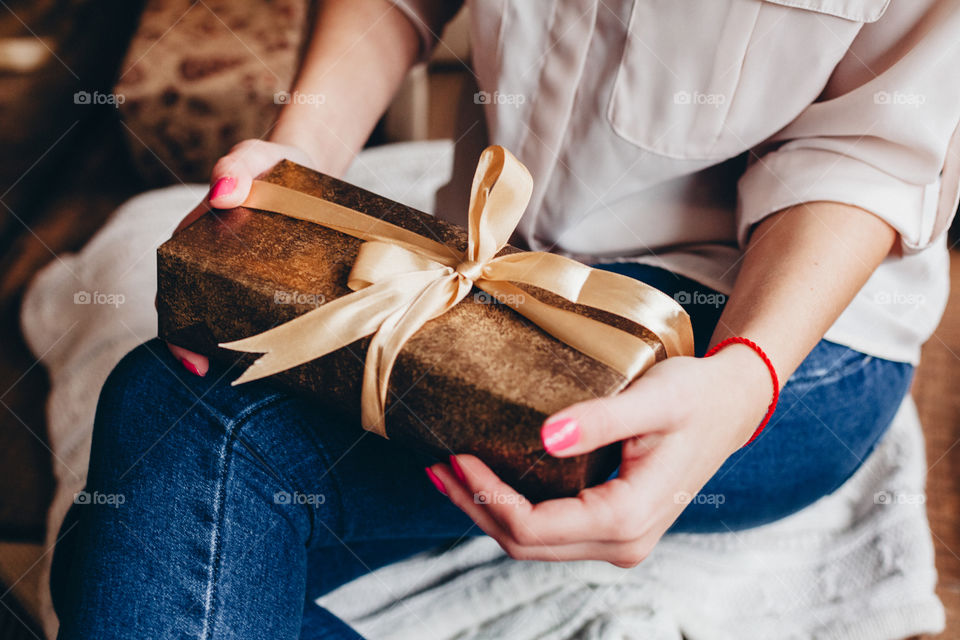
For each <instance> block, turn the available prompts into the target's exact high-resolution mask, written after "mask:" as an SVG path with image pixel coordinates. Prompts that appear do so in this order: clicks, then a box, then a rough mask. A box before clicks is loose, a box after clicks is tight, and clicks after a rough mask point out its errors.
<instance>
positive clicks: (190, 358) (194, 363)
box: [167, 342, 210, 378]
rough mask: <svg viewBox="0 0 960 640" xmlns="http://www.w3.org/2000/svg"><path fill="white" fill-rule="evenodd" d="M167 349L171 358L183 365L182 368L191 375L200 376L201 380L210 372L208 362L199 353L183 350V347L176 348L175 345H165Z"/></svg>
mask: <svg viewBox="0 0 960 640" xmlns="http://www.w3.org/2000/svg"><path fill="white" fill-rule="evenodd" d="M167 348H168V349H170V353H172V354H173V357H174V358H176V359H177V360H179V361H180V364H182V365H183V368H184V369H186V370H187V371H189V372H190V373H192V374H193V375H196V376H200V377H201V378H202V377H203V376H205V375H207V371H209V370H210V360H209V359H208V358H207V357H206V356H202V355H200V354H199V353H194V352H193V351H189V350H187V349H184V348H183V347H178V346H176V345H173V344H170V343H169V342H168V343H167Z"/></svg>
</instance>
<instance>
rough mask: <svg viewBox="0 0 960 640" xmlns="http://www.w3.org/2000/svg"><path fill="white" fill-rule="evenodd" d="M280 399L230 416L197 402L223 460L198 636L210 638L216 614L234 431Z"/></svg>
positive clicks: (263, 402) (277, 397) (277, 396)
mask: <svg viewBox="0 0 960 640" xmlns="http://www.w3.org/2000/svg"><path fill="white" fill-rule="evenodd" d="M280 399H282V397H281V396H280V395H279V394H275V395H272V396H269V397H267V398H264V399H262V400H260V401H259V402H256V403H254V404H251V405H249V406H248V407H246V408H245V409H244V410H243V411H241V412H240V413H239V414H238V415H237V416H236V417H235V418H233V419H229V418H226V417H225V416H223V415H222V414H220V413H219V412H217V411H215V410H213V408H212V407H209V406H208V405H207V404H206V403H205V402H204V403H201V406H203V407H204V408H205V409H207V410H208V412H209V413H210V414H211V416H213V417H214V418H215V419H216V420H217V421H218V422H219V423H220V426H221V427H222V428H223V429H224V431H225V437H224V439H223V446H222V448H221V452H222V453H221V456H222V458H223V462H222V464H221V465H220V468H219V469H218V471H217V493H216V498H215V503H214V513H215V517H214V524H213V531H212V532H211V536H210V558H209V563H210V566H209V569H208V572H207V573H208V579H207V588H206V593H205V594H204V599H205V603H204V619H203V627H202V630H201V638H203V639H204V640H208V639H209V638H211V637H212V636H211V634H212V628H213V627H212V625H213V619H214V617H215V613H216V596H217V584H218V581H219V578H220V567H221V564H222V555H221V553H222V548H221V545H222V538H223V521H224V517H225V513H224V512H225V511H226V496H227V475H228V473H229V469H230V463H231V458H232V452H233V444H234V441H235V440H236V434H237V432H238V431H239V430H240V429H242V428H243V425H244V424H246V422H247V421H248V420H249V418H250V416H252V415H253V414H254V413H256V412H257V411H259V410H261V409H263V408H265V407H267V406H269V405H271V404H274V403H275V402H277V401H278V400H280Z"/></svg>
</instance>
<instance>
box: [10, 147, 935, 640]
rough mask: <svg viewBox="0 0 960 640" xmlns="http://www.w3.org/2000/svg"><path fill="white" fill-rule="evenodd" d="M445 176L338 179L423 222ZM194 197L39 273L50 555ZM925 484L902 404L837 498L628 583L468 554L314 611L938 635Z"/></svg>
mask: <svg viewBox="0 0 960 640" xmlns="http://www.w3.org/2000/svg"><path fill="white" fill-rule="evenodd" d="M451 159H452V155H451V146H450V143H449V142H428V143H405V144H400V145H391V146H388V147H381V148H378V149H373V150H369V151H365V152H364V153H362V154H361V155H360V157H359V158H358V160H357V161H356V162H355V163H354V165H353V167H351V170H350V172H349V174H348V175H347V179H348V180H349V181H351V182H354V183H356V184H359V185H361V186H364V187H366V188H368V189H370V190H372V191H375V192H378V193H381V194H383V195H386V196H388V197H391V198H394V199H396V200H400V201H402V202H404V203H407V204H410V205H411V206H414V207H417V208H420V209H423V210H427V211H429V210H431V209H432V206H433V193H434V192H435V190H436V188H437V187H438V186H439V185H441V184H442V183H444V182H445V181H446V180H447V178H448V176H449V171H450V164H451ZM204 191H205V187H204V186H202V185H185V186H180V187H171V188H167V189H162V190H157V191H152V192H148V193H145V194H143V195H141V196H138V197H136V198H134V199H132V200H131V201H129V202H128V203H126V204H125V205H123V206H122V207H121V208H120V209H119V210H118V211H117V212H116V213H115V215H114V216H113V218H112V219H111V221H110V222H109V223H108V224H107V225H106V227H105V228H104V229H103V230H101V231H100V233H98V234H97V236H96V237H95V238H93V239H92V240H91V241H90V243H89V244H88V245H87V246H86V247H85V248H84V249H83V250H82V251H81V252H80V253H78V254H76V255H72V256H64V257H62V258H61V259H58V260H57V261H54V262H53V263H51V264H50V265H49V266H48V267H47V268H46V269H44V270H43V271H42V272H41V273H40V274H39V275H38V276H37V278H36V279H35V281H34V282H33V283H32V285H31V287H30V289H29V291H28V292H27V294H26V296H25V299H24V304H23V312H22V326H23V331H24V334H25V336H26V338H27V340H28V342H29V344H30V346H31V348H32V350H33V352H34V353H35V354H36V356H37V358H38V359H39V360H41V361H42V362H43V364H44V365H45V366H46V367H47V369H48V371H49V373H50V378H51V381H52V391H51V395H50V399H49V404H48V418H49V440H50V446H51V448H52V450H53V453H54V471H55V474H56V478H57V483H58V485H57V491H56V494H55V496H54V500H53V504H52V505H51V508H50V513H49V519H48V520H49V531H48V540H47V543H48V544H47V545H46V548H49V547H51V546H52V544H53V542H54V541H55V540H56V536H57V532H58V530H59V526H60V523H61V522H62V520H63V516H64V514H65V512H66V510H67V508H68V507H69V506H70V504H71V502H72V500H73V495H74V494H75V492H77V491H79V490H80V489H81V488H82V487H83V483H84V477H85V474H86V465H87V460H88V456H89V448H90V433H91V427H92V423H93V415H94V409H95V406H96V399H97V394H98V391H99V388H100V386H101V385H102V383H103V381H104V379H105V378H106V376H107V374H108V373H109V371H110V369H111V368H112V367H113V366H114V365H115V364H116V362H117V361H119V359H120V358H121V357H122V356H123V355H124V354H125V353H126V352H127V351H129V350H130V349H132V348H133V347H134V346H136V345H137V344H138V343H140V342H142V341H144V340H147V339H149V338H151V337H153V336H155V335H156V316H155V312H154V309H153V297H154V292H155V288H156V259H155V250H156V247H157V246H158V245H159V244H160V243H161V242H162V241H163V240H165V239H166V238H167V237H169V235H170V233H171V231H172V230H173V228H174V227H175V226H176V224H177V222H178V221H179V220H180V218H182V217H183V215H184V214H185V213H186V212H187V211H189V210H190V209H191V208H192V206H193V205H194V204H195V203H196V202H197V201H198V200H199V199H200V198H201V197H202V195H203V192H204ZM95 302H96V303H95ZM99 302H104V303H103V304H100V303H99ZM925 469H926V466H925V462H924V454H923V440H922V434H921V430H920V424H919V421H918V419H917V415H916V411H915V409H914V407H913V403H912V401H911V400H909V399H908V401H907V402H905V403H904V405H903V407H902V408H901V410H900V412H899V414H898V415H897V418H896V420H895V422H894V424H893V426H892V427H891V430H890V432H889V434H888V435H887V436H886V437H885V439H884V440H883V442H882V443H881V444H880V445H879V446H878V447H877V448H876V449H875V450H874V452H873V453H872V454H871V456H870V458H869V459H868V460H867V462H866V463H865V465H864V467H863V468H861V469H860V470H859V471H858V472H857V474H856V475H855V476H854V477H853V478H852V479H851V480H850V481H849V482H848V483H847V484H845V485H844V486H843V487H842V488H841V489H840V490H839V491H837V492H836V493H835V494H833V495H831V496H828V497H826V498H824V499H822V500H820V501H819V502H817V503H816V504H814V505H812V506H810V507H809V508H807V509H805V510H803V511H802V512H800V513H798V514H795V515H794V516H791V517H790V518H787V519H785V520H781V521H780V522H777V523H774V524H772V525H768V526H765V527H760V528H757V529H753V530H750V531H747V532H742V533H725V534H713V535H674V536H668V537H666V538H665V539H664V540H663V541H662V542H661V543H660V544H659V545H658V546H657V548H656V549H655V551H654V553H653V554H652V555H651V556H650V557H649V558H648V559H647V560H646V561H645V562H644V563H642V564H641V565H639V566H638V567H636V568H634V569H629V570H627V569H618V568H616V567H613V566H611V565H607V564H604V563H599V562H571V563H532V562H517V561H513V560H511V559H509V558H507V557H506V556H505V555H504V554H503V552H502V551H501V550H500V549H499V547H498V546H497V545H496V544H495V543H494V542H493V541H492V540H491V539H489V538H478V539H474V540H471V541H469V542H467V543H465V544H462V545H460V546H458V547H456V548H454V549H453V550H451V551H449V552H447V553H444V554H442V555H440V554H438V553H436V552H425V553H423V554H420V555H418V556H415V557H413V558H410V559H408V560H406V561H403V562H401V563H398V564H395V565H391V566H388V567H385V568H383V569H381V570H379V571H376V572H374V573H373V574H370V575H368V576H365V577H363V578H360V579H358V580H356V581H354V582H352V583H350V584H347V585H345V586H343V587H341V588H340V589H338V590H337V591H335V592H333V593H331V594H328V595H327V596H325V597H324V598H321V599H320V601H319V602H320V603H321V604H322V605H323V606H326V607H328V608H330V609H331V610H333V611H334V612H335V613H337V614H338V615H340V616H342V617H344V618H345V619H347V620H348V621H350V622H351V623H352V624H354V625H355V627H356V628H357V629H358V630H359V631H360V632H361V633H363V634H364V635H366V636H367V637H369V638H371V639H382V640H401V639H406V638H410V639H414V638H416V639H417V640H423V639H451V640H452V639H453V638H457V639H458V640H467V639H470V638H510V639H511V640H525V639H527V638H530V639H533V638H540V639H557V640H560V639H572V638H581V639H601V638H602V639H605V640H606V639H625V638H644V639H660V638H664V639H666V638H670V639H679V638H681V637H686V638H690V639H693V640H700V639H711V640H712V639H723V638H738V639H741V640H743V639H750V638H763V639H764V640H768V639H771V638H845V639H846V638H854V639H858V638H863V639H864V640H883V639H886V638H890V639H893V638H903V637H907V636H911V635H915V634H919V633H925V632H937V631H939V630H942V628H943V625H944V612H943V608H942V606H941V605H940V602H939V600H938V599H937V597H936V596H935V594H934V584H935V582H936V572H935V570H934V565H933V547H932V543H931V539H930V531H929V528H928V525H927V520H926V513H925V508H924V503H923V496H924V494H923V485H924V477H925ZM49 560H50V554H49V553H47V554H46V555H43V556H41V557H40V559H39V560H38V563H39V564H38V566H40V567H42V568H43V577H42V579H41V580H40V585H41V586H40V588H39V589H38V590H37V591H36V592H35V593H32V594H28V597H30V598H31V599H33V600H34V603H33V606H31V607H30V608H31V609H32V610H34V611H40V612H41V617H42V619H43V623H44V627H45V630H46V633H47V635H48V636H49V637H51V638H52V637H54V635H55V632H56V618H55V616H54V614H53V611H52V608H51V606H50V596H49V593H48V590H47V588H46V582H47V580H46V573H47V571H48V566H47V565H48V563H49ZM3 563H4V558H3V557H2V554H0V565H2V564H3Z"/></svg>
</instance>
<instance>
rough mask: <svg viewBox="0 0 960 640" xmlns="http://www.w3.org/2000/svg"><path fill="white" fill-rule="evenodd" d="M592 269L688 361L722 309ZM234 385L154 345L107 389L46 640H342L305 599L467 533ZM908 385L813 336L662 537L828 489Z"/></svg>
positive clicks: (267, 396) (333, 430)
mask: <svg viewBox="0 0 960 640" xmlns="http://www.w3.org/2000/svg"><path fill="white" fill-rule="evenodd" d="M607 268H610V269H613V270H617V271H620V272H623V273H626V274H628V275H631V276H634V277H637V278H641V279H644V280H647V281H649V282H651V283H652V284H654V285H655V286H657V287H659V288H661V289H663V290H665V291H666V292H667V293H669V294H670V295H674V296H675V297H677V298H678V299H679V300H680V301H681V302H682V303H685V306H686V307H687V309H688V311H689V312H690V314H691V317H692V318H693V322H694V327H695V333H696V338H697V347H698V349H699V350H700V351H701V352H702V350H703V348H704V347H705V344H706V341H707V340H708V339H709V335H710V333H711V331H712V330H713V326H714V325H715V324H716V320H717V318H718V317H719V313H720V311H721V310H722V298H718V297H717V294H715V293H714V292H712V291H710V290H708V289H706V288H704V287H702V286H700V285H698V284H696V283H694V282H692V281H690V280H687V279H686V278H680V277H679V276H675V275H674V274H670V273H668V272H665V271H661V270H659V269H654V268H651V267H640V266H637V265H617V266H614V267H607ZM711 296H713V297H711ZM238 374H239V371H238V370H235V369H231V368H229V367H227V366H224V365H220V364H217V363H214V364H213V365H212V366H211V368H210V371H209V373H208V374H207V375H206V377H204V378H199V377H197V376H194V375H192V374H190V373H188V372H187V371H185V370H184V369H183V367H182V366H180V364H179V363H178V362H176V360H174V358H173V357H172V356H171V355H170V354H169V352H168V351H167V349H166V348H165V347H164V345H163V344H162V343H161V342H160V341H158V340H153V341H151V342H148V343H146V344H144V345H141V346H140V347H137V348H136V349H135V350H134V351H132V352H131V353H130V354H129V355H127V356H126V357H125V358H124V359H123V361H122V362H120V364H119V365H117V367H116V369H115V370H114V371H113V373H112V374H111V375H110V378H109V379H108V380H107V382H106V384H105V386H104V388H103V391H102V393H101V396H100V403H99V406H98V409H97V417H96V423H95V426H94V433H93V447H92V451H91V455H90V467H89V475H88V479H87V487H86V492H85V493H84V494H82V495H83V497H82V499H80V500H78V501H77V504H75V505H73V507H72V509H71V510H70V512H69V514H68V516H67V518H66V521H65V522H64V524H63V527H62V530H61V536H62V538H61V540H60V542H59V544H58V546H57V549H56V552H55V557H54V566H53V572H52V578H51V587H52V590H53V597H54V604H55V608H56V611H57V613H58V615H59V616H60V621H61V629H60V637H61V638H65V639H72V638H97V639H98V640H107V639H110V638H131V637H138V638H154V639H162V638H181V637H193V638H271V639H274V640H282V639H294V638H301V639H307V638H354V639H356V638H359V636H358V635H357V634H356V632H355V631H353V630H352V629H351V628H350V627H349V626H348V625H346V624H345V623H344V622H342V621H341V620H339V619H338V618H336V617H335V616H334V615H333V614H331V613H330V612H328V611H326V610H324V609H322V608H320V607H319V606H317V605H316V604H315V603H314V600H315V599H316V598H317V597H319V596H320V595H322V594H324V593H326V592H328V591H330V590H332V589H334V588H335V587H337V586H339V585H341V584H343V583H345V582H347V581H349V580H351V579H353V578H355V577H358V576H360V575H363V574H365V573H367V572H369V571H371V570H373V569H375V568H377V567H380V566H383V565H386V564H389V563H392V562H395V561H397V560H400V559H402V558H405V557H408V556H410V555H412V554H414V553H417V552H419V551H423V550H426V549H430V548H435V547H441V548H442V547H443V546H444V545H453V544H456V543H457V542H458V541H460V540H463V539H464V538H466V537H469V536H476V535H481V534H482V532H481V531H480V530H479V529H477V528H476V527H475V526H474V524H473V523H472V522H471V521H470V519H469V518H467V516H466V515H464V514H463V513H462V512H461V511H460V510H459V509H457V508H456V507H454V506H453V505H452V504H451V503H450V502H449V501H448V500H447V499H446V498H445V497H443V496H442V495H440V494H439V493H438V492H437V491H436V490H435V489H434V488H433V486H432V485H431V484H430V482H429V481H428V479H427V478H426V476H425V474H424V472H423V467H424V466H425V465H426V464H428V463H429V462H431V461H430V460H428V459H426V458H425V457H424V456H423V455H421V454H419V453H417V452H414V451H410V450H407V449H404V448H402V447H401V446H399V445H396V444H394V443H392V442H390V441H387V440H383V439H381V438H379V437H378V436H376V435H373V434H370V433H367V432H365V431H363V430H362V429H361V428H360V427H359V426H358V425H356V424H351V423H345V422H343V421H338V420H336V419H334V418H333V417H331V416H330V415H329V414H327V413H326V412H325V411H324V410H323V409H322V408H321V407H319V406H317V405H315V404H314V403H312V402H311V401H310V400H308V399H305V398H303V397H300V396H296V395H294V394H291V393H289V392H286V391H284V390H283V389H280V388H278V387H276V386H273V385H272V384H271V383H269V382H264V381H261V382H255V383H250V384H246V385H242V386H239V387H231V386H230V385H229V381H230V380H232V379H233V378H234V377H236V376H237V375H238ZM911 375H912V367H911V366H910V365H907V364H903V363H896V362H890V361H885V360H880V359H877V358H873V357H870V356H867V355H864V354H862V353H858V352H856V351H852V350H851V349H848V348H846V347H843V346H840V345H837V344H832V343H829V342H826V341H823V342H821V343H820V344H819V345H817V347H816V348H815V349H814V350H813V352H812V353H811V354H810V355H809V356H808V357H807V359H806V360H805V361H804V363H803V364H802V366H801V367H800V368H799V369H798V370H797V372H796V373H795V374H794V375H793V377H791V378H790V380H789V382H788V383H787V384H786V385H785V386H784V388H783V393H782V396H781V400H780V405H779V407H778V409H777V411H776V414H775V416H774V418H773V420H772V422H771V423H770V425H769V427H768V428H767V429H766V431H765V432H764V433H763V435H762V436H761V437H760V438H759V439H757V440H756V441H755V442H754V443H753V444H751V445H750V446H748V447H745V448H743V449H741V450H740V451H738V452H736V453H734V454H733V455H732V456H731V457H730V458H729V459H728V460H727V461H726V463H725V464H724V465H723V466H722V467H721V469H720V470H719V471H718V472H717V474H716V475H715V476H714V477H713V479H711V480H710V482H709V483H708V484H707V485H706V487H705V488H704V489H703V491H702V492H701V494H700V495H701V496H713V497H714V498H712V499H707V500H699V499H696V498H694V499H693V500H692V501H691V503H690V504H689V505H688V507H687V508H686V510H685V511H684V512H683V513H682V514H681V516H680V517H679V519H678V520H677V521H676V523H675V524H674V525H673V528H672V531H683V532H710V531H726V530H728V529H743V528H746V527H753V526H756V525H759V524H762V523H766V522H770V521H773V520H776V519H778V518H781V517H783V516H786V515H788V514H790V513H793V512H794V511H797V510H798V509H800V508H802V507H804V506H806V505H808V504H810V503H811V502H813V501H814V500H816V499H817V498H819V497H821V496H823V495H825V494H828V493H830V492H832V491H833V490H834V489H836V488H837V487H838V486H840V485H841V484H842V483H843V482H844V481H845V480H846V479H847V478H848V477H849V476H850V475H851V474H852V473H853V472H854V471H855V470H856V469H857V467H858V466H859V465H860V463H861V462H862V460H863V459H864V457H865V456H866V455H867V454H868V453H869V452H870V450H871V449H872V448H873V447H874V445H875V444H876V442H877V441H878V440H879V439H880V437H881V435H882V434H883V433H884V431H885V429H886V428H887V426H888V424H889V423H890V420H891V419H892V417H893V415H894V412H895V411H896V409H897V407H898V405H899V404H900V401H901V399H902V397H903V396H904V394H905V393H906V391H907V388H908V385H909V382H910V378H911ZM717 496H722V500H718V499H716V497H717Z"/></svg>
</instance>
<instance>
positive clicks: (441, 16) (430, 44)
mask: <svg viewBox="0 0 960 640" xmlns="http://www.w3.org/2000/svg"><path fill="white" fill-rule="evenodd" d="M389 1H390V2H391V4H393V5H394V6H395V7H397V9H399V10H400V11H401V12H402V13H403V14H404V15H405V16H407V19H409V20H410V22H411V24H413V27H414V28H415V29H416V30H417V34H418V35H419V36H420V60H426V59H427V58H428V57H429V56H430V52H431V51H433V48H434V46H436V44H437V41H438V40H439V39H440V33H441V32H442V31H443V27H444V25H446V24H447V22H449V21H450V19H451V18H452V17H453V16H454V15H455V14H456V13H457V11H459V10H460V7H461V6H462V5H463V0H389Z"/></svg>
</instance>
